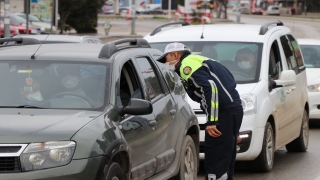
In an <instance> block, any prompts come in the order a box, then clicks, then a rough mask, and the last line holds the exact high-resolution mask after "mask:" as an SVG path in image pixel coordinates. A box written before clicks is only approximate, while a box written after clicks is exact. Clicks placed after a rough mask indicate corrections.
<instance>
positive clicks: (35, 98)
mask: <svg viewBox="0 0 320 180" xmlns="http://www.w3.org/2000/svg"><path fill="white" fill-rule="evenodd" d="M27 99H28V100H30V101H42V100H43V97H42V95H41V93H40V91H37V92H35V93H32V94H28V95H27Z"/></svg>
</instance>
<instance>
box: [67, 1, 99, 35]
mask: <svg viewBox="0 0 320 180" xmlns="http://www.w3.org/2000/svg"><path fill="white" fill-rule="evenodd" d="M68 1H69V0H68ZM104 2H105V0H85V2H84V3H82V4H81V7H80V8H78V9H77V10H73V11H72V13H71V14H70V15H69V18H68V19H67V21H66V23H67V24H69V25H70V26H71V27H72V28H74V29H75V30H76V31H77V33H96V32H97V29H96V27H97V24H98V11H99V10H100V9H101V7H102V6H103V4H104Z"/></svg>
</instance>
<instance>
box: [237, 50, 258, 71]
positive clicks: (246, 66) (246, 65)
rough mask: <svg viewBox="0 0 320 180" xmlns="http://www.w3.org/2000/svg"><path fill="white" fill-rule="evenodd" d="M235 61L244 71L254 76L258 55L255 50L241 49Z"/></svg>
mask: <svg viewBox="0 0 320 180" xmlns="http://www.w3.org/2000/svg"><path fill="white" fill-rule="evenodd" d="M235 61H236V63H237V65H238V66H239V68H240V69H241V71H242V72H244V73H246V74H247V75H248V76H249V77H254V75H255V74H256V71H255V68H254V67H255V66H256V57H255V55H254V54H253V52H252V51H251V50H250V49H248V48H242V49H239V50H238V52H237V54H236V56H235Z"/></svg>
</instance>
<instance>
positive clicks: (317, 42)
mask: <svg viewBox="0 0 320 180" xmlns="http://www.w3.org/2000/svg"><path fill="white" fill-rule="evenodd" d="M297 41H298V43H299V44H300V45H320V40H319V39H297Z"/></svg>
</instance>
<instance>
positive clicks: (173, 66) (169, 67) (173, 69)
mask: <svg viewBox="0 0 320 180" xmlns="http://www.w3.org/2000/svg"><path fill="white" fill-rule="evenodd" d="M174 61H176V62H175V63H174V64H171V65H170V62H166V63H165V64H164V68H166V69H168V70H169V71H175V70H176V67H175V65H176V64H177V63H178V60H174Z"/></svg>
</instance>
